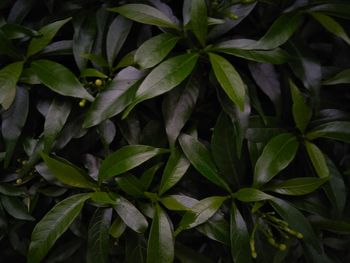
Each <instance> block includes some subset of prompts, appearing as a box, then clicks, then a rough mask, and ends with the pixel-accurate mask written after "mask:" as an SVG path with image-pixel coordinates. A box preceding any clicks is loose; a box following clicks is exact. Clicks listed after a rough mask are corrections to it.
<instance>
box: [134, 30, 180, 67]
mask: <svg viewBox="0 0 350 263" xmlns="http://www.w3.org/2000/svg"><path fill="white" fill-rule="evenodd" d="M179 39H180V38H179V37H178V36H176V35H173V34H169V33H162V34H159V35H157V36H155V37H152V38H151V39H149V40H147V41H145V42H144V43H143V44H142V45H141V46H140V47H139V48H138V49H137V50H136V53H135V62H136V63H137V64H138V65H140V66H141V68H144V69H146V68H151V67H154V66H155V65H157V64H158V63H159V62H161V61H162V60H163V59H164V58H165V57H166V56H167V55H168V54H169V52H170V51H171V50H172V49H173V48H174V47H175V45H176V43H177V42H178V41H179Z"/></svg>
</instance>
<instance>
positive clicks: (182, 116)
mask: <svg viewBox="0 0 350 263" xmlns="http://www.w3.org/2000/svg"><path fill="white" fill-rule="evenodd" d="M201 84H202V82H201V77H200V73H199V72H198V71H196V72H193V73H192V75H191V76H190V77H189V78H188V80H187V82H186V84H185V85H184V87H181V86H180V87H178V88H176V89H174V90H172V91H171V92H169V93H168V94H167V95H166V97H165V100H164V101H163V115H164V121H165V130H166V133H167V135H168V140H169V144H170V148H174V147H175V143H176V139H177V137H178V136H179V134H180V132H181V129H182V128H183V127H184V126H185V124H186V122H187V121H188V120H189V119H190V117H191V114H192V111H193V108H194V107H195V105H196V102H197V99H198V95H199V90H200V87H201Z"/></svg>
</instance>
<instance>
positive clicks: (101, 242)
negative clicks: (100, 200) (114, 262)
mask: <svg viewBox="0 0 350 263" xmlns="http://www.w3.org/2000/svg"><path fill="white" fill-rule="evenodd" d="M111 219H112V209H111V208H109V209H101V208H98V209H96V211H95V213H94V214H93V216H92V217H91V220H90V224H89V230H88V245H87V255H86V259H87V262H88V263H90V262H91V263H93V262H101V263H106V262H109V260H108V253H109V249H108V248H109V227H110V225H111Z"/></svg>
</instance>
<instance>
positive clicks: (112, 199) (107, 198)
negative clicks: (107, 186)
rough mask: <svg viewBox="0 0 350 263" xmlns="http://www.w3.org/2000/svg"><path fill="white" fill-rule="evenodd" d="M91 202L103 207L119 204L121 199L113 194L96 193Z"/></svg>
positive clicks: (92, 195) (93, 194)
mask: <svg viewBox="0 0 350 263" xmlns="http://www.w3.org/2000/svg"><path fill="white" fill-rule="evenodd" d="M91 201H93V202H96V203H98V204H102V205H115V204H117V203H118V201H119V199H118V196H116V195H115V194H113V193H107V192H99V191H97V192H94V193H92V194H91Z"/></svg>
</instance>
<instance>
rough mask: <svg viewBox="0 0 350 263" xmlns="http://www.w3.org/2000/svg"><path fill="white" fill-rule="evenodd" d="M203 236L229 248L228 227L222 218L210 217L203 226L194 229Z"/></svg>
mask: <svg viewBox="0 0 350 263" xmlns="http://www.w3.org/2000/svg"><path fill="white" fill-rule="evenodd" d="M196 230H198V231H199V232H200V233H202V234H203V235H205V236H207V237H208V238H210V239H212V240H215V241H218V242H220V243H221V244H224V245H225V246H227V247H230V225H229V224H228V223H227V221H226V220H225V219H224V218H218V219H217V218H215V217H212V218H211V219H209V220H208V221H207V222H205V223H204V224H201V225H200V226H197V227H196Z"/></svg>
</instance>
